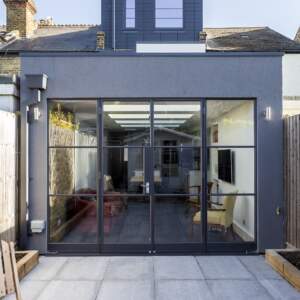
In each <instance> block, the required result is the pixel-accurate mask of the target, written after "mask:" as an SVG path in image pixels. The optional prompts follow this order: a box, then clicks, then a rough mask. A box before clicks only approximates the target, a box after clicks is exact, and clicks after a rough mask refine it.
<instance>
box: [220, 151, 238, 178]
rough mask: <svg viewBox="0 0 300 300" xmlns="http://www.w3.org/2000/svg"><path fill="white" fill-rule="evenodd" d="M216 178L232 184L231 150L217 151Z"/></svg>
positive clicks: (232, 153) (232, 156)
mask: <svg viewBox="0 0 300 300" xmlns="http://www.w3.org/2000/svg"><path fill="white" fill-rule="evenodd" d="M218 178H219V179H220V180H223V181H225V182H228V183H231V184H233V183H234V152H232V151H231V150H227V149H226V150H218Z"/></svg>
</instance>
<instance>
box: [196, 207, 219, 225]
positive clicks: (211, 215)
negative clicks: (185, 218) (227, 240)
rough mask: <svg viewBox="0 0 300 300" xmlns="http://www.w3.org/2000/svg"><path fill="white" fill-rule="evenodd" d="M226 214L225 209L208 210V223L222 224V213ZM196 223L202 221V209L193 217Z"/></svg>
mask: <svg viewBox="0 0 300 300" xmlns="http://www.w3.org/2000/svg"><path fill="white" fill-rule="evenodd" d="M223 214H224V211H215V210H213V211H210V210H209V211H208V212H207V223H208V224H216V225H223V224H222V215H223ZM193 222H194V223H200V222H201V211H198V212H197V213H196V214H195V215H194V218H193Z"/></svg>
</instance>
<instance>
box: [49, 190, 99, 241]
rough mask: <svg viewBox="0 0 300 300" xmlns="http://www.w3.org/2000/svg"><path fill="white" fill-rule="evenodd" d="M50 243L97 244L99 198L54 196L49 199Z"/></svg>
mask: <svg viewBox="0 0 300 300" xmlns="http://www.w3.org/2000/svg"><path fill="white" fill-rule="evenodd" d="M49 207H50V221H49V223H50V224H49V225H50V226H49V230H50V242H52V243H76V244H79V243H80V244H84V243H96V242H97V197H96V195H95V197H89V196H86V197H85V196H64V197H59V196H53V197H50V199H49Z"/></svg>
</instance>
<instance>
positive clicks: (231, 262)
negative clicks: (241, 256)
mask: <svg viewBox="0 0 300 300" xmlns="http://www.w3.org/2000/svg"><path fill="white" fill-rule="evenodd" d="M197 261H198V263H199V265H200V268H201V270H202V272H203V274H204V277H205V279H253V278H254V277H253V276H252V275H251V273H250V272H248V270H247V269H246V268H245V267H244V266H243V265H242V263H241V262H240V261H239V260H238V258H237V257H234V256H198V257H197Z"/></svg>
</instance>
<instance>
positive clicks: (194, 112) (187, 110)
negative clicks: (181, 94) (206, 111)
mask: <svg viewBox="0 0 300 300" xmlns="http://www.w3.org/2000/svg"><path fill="white" fill-rule="evenodd" d="M200 107H201V106H200V102H199V101H198V102H188V101H182V102H181V101H178V102H156V103H155V104H154V127H155V137H154V139H155V145H156V146H167V145H168V143H169V145H172V146H200V145H201V139H200ZM170 141H171V144H170Z"/></svg>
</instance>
